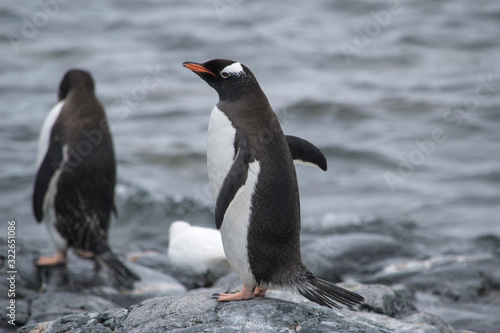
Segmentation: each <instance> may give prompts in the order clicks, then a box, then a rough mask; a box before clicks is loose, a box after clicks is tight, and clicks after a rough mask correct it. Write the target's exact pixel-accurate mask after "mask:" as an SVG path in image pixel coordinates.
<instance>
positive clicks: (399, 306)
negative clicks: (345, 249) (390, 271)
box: [338, 282, 417, 318]
mask: <svg viewBox="0 0 500 333" xmlns="http://www.w3.org/2000/svg"><path fill="white" fill-rule="evenodd" d="M338 285H339V286H340V287H343V288H347V289H349V290H353V291H356V293H358V294H360V295H362V296H363V297H364V298H365V302H364V303H363V304H361V305H360V306H359V307H360V308H361V309H366V310H368V311H372V312H376V313H380V314H384V315H386V316H389V317H395V318H400V317H403V316H406V315H408V314H410V313H414V312H416V311H417V309H416V308H415V306H414V305H413V304H412V303H411V299H409V298H408V297H403V296H402V295H401V294H400V293H399V292H397V291H395V290H394V289H392V288H390V287H387V286H384V285H381V284H373V285H362V284H360V283H352V282H351V283H339V284H338Z"/></svg>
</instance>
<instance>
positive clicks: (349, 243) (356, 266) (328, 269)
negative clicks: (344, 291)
mask: <svg viewBox="0 0 500 333" xmlns="http://www.w3.org/2000/svg"><path fill="white" fill-rule="evenodd" d="M303 238H304V241H303V245H302V259H303V261H304V263H305V264H306V265H307V266H308V267H309V268H310V269H311V271H312V272H313V273H314V274H315V275H316V276H317V277H319V278H322V279H325V280H328V281H331V282H339V281H340V280H342V277H343V276H344V275H348V274H353V273H359V272H360V271H361V270H362V269H363V267H364V265H366V264H370V263H372V262H376V261H379V260H383V259H385V258H391V259H394V258H395V257H406V256H409V257H412V256H414V250H413V249H411V248H410V247H408V246H406V245H405V244H401V243H400V242H398V241H396V240H395V239H394V238H392V237H389V236H382V235H376V234H365V233H353V234H343V235H332V236H325V237H317V236H314V237H313V238H311V239H308V237H303Z"/></svg>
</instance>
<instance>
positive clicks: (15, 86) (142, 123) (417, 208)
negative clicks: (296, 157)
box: [0, 0, 500, 254]
mask: <svg viewBox="0 0 500 333" xmlns="http://www.w3.org/2000/svg"><path fill="white" fill-rule="evenodd" d="M0 22H1V23H0V29H1V34H0V59H1V60H0V161H1V168H0V188H1V190H0V191H1V192H0V213H1V214H0V216H1V218H2V220H3V221H5V222H6V221H8V220H15V221H16V222H17V237H18V238H19V239H22V240H23V241H25V242H28V243H30V244H33V245H35V246H40V247H41V248H42V249H46V250H43V251H42V252H45V253H47V254H50V253H51V252H52V251H53V246H52V244H51V242H50V240H49V236H48V233H47V232H46V230H45V226H44V225H39V224H37V223H36V222H35V220H34V218H33V215H32V210H31V192H32V187H33V181H34V176H35V171H36V170H35V159H36V149H37V141H38V135H39V131H40V128H41V125H42V122H43V120H44V118H45V116H46V115H47V112H48V111H49V110H50V108H51V107H52V106H53V105H54V104H55V103H56V101H57V88H58V85H59V82H60V80H61V78H62V76H63V75H64V73H65V72H66V70H68V69H69V68H75V67H76V68H82V69H86V70H88V71H90V72H91V73H92V74H93V77H94V79H95V81H96V93H97V95H98V97H99V98H100V100H101V102H102V103H103V104H104V106H105V108H106V110H107V114H108V118H109V120H110V123H111V126H112V134H113V136H114V144H115V150H116V155H117V160H118V165H117V168H118V185H117V189H116V192H117V200H118V210H119V217H118V219H116V220H114V222H113V226H112V229H111V234H110V237H111V243H112V246H113V247H114V248H115V249H117V251H118V252H119V251H132V250H143V249H158V250H161V251H165V250H166V246H167V243H168V226H169V225H170V223H171V222H172V221H174V220H176V219H185V220H188V221H190V222H191V223H193V224H198V225H204V226H213V202H212V198H211V196H210V192H209V188H208V186H209V185H208V178H207V170H206V131H207V124H208V118H209V114H210V111H211V109H212V107H213V106H214V105H215V103H216V102H217V99H218V97H217V94H216V93H215V91H214V90H213V89H212V88H210V87H209V86H208V85H207V84H206V83H204V82H203V81H202V80H200V79H199V78H198V77H196V76H195V75H193V73H191V72H190V71H189V70H186V69H184V68H183V67H182V66H181V64H182V62H184V61H188V60H189V61H197V62H204V61H207V60H210V59H213V58H228V59H233V60H238V61H240V62H242V63H244V64H246V65H247V66H248V67H249V68H250V69H251V70H252V71H253V72H254V74H255V75H256V77H257V79H258V80H259V82H260V84H261V86H262V88H263V90H264V91H265V92H266V94H267V96H268V98H269V100H270V102H271V104H272V106H273V108H274V110H275V111H276V113H277V114H278V116H279V118H280V120H281V124H282V127H283V129H284V131H285V133H287V134H293V135H297V136H300V137H303V138H306V139H308V140H309V141H311V142H313V143H315V144H316V145H317V146H319V147H320V148H321V149H322V150H323V152H324V153H325V154H326V156H327V158H328V164H329V169H328V171H327V172H326V173H325V172H322V171H319V170H317V169H314V168H307V167H302V166H298V167H297V170H298V177H299V184H300V191H301V205H302V206H301V207H302V220H303V222H302V223H303V233H304V234H314V233H315V232H317V231H318V230H320V231H321V232H322V233H323V232H325V230H326V231H328V230H331V231H332V232H333V231H334V230H337V229H338V228H344V229H345V228H347V229H349V228H355V227H356V226H359V225H360V224H364V223H376V222H377V221H378V222H380V221H383V222H385V223H395V224H399V223H412V224H414V225H418V226H420V227H422V228H424V229H425V230H427V231H428V232H429V233H435V234H436V235H445V236H450V235H451V236H453V237H459V238H471V237H477V236H480V235H488V234H494V235H497V236H500V223H499V222H500V94H499V91H500V62H499V59H500V2H498V1H496V0H489V1H488V0H484V1H483V0H482V1H467V0H442V1H401V2H397V1H380V0H353V1H340V0H336V1H318V0H313V1H307V2H303V1H288V2H286V3H285V2H269V1H262V0H257V1H244V0H215V1H212V0H210V1H186V0H183V1H150V0H147V1H100V2H80V1H68V0H64V1H63V0H60V1H56V0H42V1H39V2H29V3H22V4H21V3H19V2H16V1H4V2H2V4H1V5H0ZM2 224H3V222H2ZM336 228H337V229H336ZM2 229H3V230H1V231H0V234H2V235H3V234H6V228H2Z"/></svg>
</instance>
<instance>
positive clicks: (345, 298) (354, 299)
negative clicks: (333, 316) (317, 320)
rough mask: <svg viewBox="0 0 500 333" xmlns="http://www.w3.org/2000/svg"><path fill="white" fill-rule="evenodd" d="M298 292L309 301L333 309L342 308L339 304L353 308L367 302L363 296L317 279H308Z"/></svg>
mask: <svg viewBox="0 0 500 333" xmlns="http://www.w3.org/2000/svg"><path fill="white" fill-rule="evenodd" d="M298 291H299V293H300V294H301V295H302V296H304V297H305V298H307V299H308V300H310V301H312V302H315V303H318V304H319V305H323V306H327V307H329V308H332V309H333V308H337V309H341V308H342V307H341V306H340V305H339V304H337V303H340V304H343V305H346V306H348V307H350V308H352V307H353V306H354V305H356V304H360V303H362V302H364V300H365V299H364V298H363V296H360V295H358V294H356V293H354V292H352V291H349V290H347V289H344V288H342V287H339V286H337V285H335V284H333V283H331V282H328V281H325V280H322V279H318V278H316V277H312V278H310V279H308V281H307V282H306V283H305V284H304V285H302V286H300V287H298Z"/></svg>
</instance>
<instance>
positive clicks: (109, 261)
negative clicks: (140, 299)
mask: <svg viewBox="0 0 500 333" xmlns="http://www.w3.org/2000/svg"><path fill="white" fill-rule="evenodd" d="M96 252H97V253H96V255H95V259H96V261H97V262H98V264H99V265H101V266H104V267H106V268H107V269H108V270H109V271H110V273H111V278H112V279H113V280H114V281H115V282H116V283H117V284H118V286H119V287H120V288H122V289H132V288H133V286H134V282H135V281H139V280H140V277H139V276H138V275H137V274H135V273H134V272H132V271H131V270H130V269H129V268H128V267H127V266H125V264H123V263H122V262H121V261H120V259H118V258H117V257H116V255H115V254H114V253H113V252H111V249H110V248H109V246H108V245H107V244H101V245H100V246H99V251H96Z"/></svg>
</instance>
